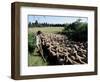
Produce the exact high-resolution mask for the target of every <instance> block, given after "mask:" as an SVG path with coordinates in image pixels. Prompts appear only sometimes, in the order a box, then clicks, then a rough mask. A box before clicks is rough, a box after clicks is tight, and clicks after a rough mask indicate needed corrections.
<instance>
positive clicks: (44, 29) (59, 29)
mask: <svg viewBox="0 0 100 82" xmlns="http://www.w3.org/2000/svg"><path fill="white" fill-rule="evenodd" d="M63 29H64V27H33V28H29V29H28V31H29V32H33V33H36V32H37V31H41V32H44V33H58V32H62V30H63Z"/></svg>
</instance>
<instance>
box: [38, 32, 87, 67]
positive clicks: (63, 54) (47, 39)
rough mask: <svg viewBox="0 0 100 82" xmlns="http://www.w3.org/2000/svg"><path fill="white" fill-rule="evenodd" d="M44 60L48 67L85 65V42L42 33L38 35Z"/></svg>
mask: <svg viewBox="0 0 100 82" xmlns="http://www.w3.org/2000/svg"><path fill="white" fill-rule="evenodd" d="M39 37H40V40H41V46H42V49H43V54H44V58H45V59H46V60H47V62H49V64H50V65H73V64H87V63H88V60H87V58H88V57H87V53H88V52H87V42H75V41H71V40H68V38H67V37H66V36H65V35H61V34H53V33H51V34H50V33H48V34H47V33H42V34H40V35H39Z"/></svg>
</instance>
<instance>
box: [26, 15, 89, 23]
mask: <svg viewBox="0 0 100 82" xmlns="http://www.w3.org/2000/svg"><path fill="white" fill-rule="evenodd" d="M77 19H81V21H82V22H88V18H86V17H74V16H73V17H71V16H35V15H34V16H33V15H30V16H28V22H31V23H32V22H33V23H34V22H35V21H36V20H37V21H38V22H39V23H46V22H47V23H49V24H64V23H72V22H75V21H76V20H77Z"/></svg>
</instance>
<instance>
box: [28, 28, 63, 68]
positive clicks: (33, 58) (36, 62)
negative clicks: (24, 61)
mask: <svg viewBox="0 0 100 82" xmlns="http://www.w3.org/2000/svg"><path fill="white" fill-rule="evenodd" d="M63 29H64V27H35V28H28V32H29V33H30V32H32V33H36V32H37V31H41V32H44V33H58V32H62V30H63ZM36 51H37V48H35V50H34V51H33V53H31V54H28V66H46V65H48V64H47V62H44V61H43V59H42V57H41V56H40V55H39V54H38V53H37V52H36Z"/></svg>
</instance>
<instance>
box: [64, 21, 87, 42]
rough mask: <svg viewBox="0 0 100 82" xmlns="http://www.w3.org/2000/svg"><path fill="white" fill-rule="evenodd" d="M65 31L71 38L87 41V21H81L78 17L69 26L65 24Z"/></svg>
mask: <svg viewBox="0 0 100 82" xmlns="http://www.w3.org/2000/svg"><path fill="white" fill-rule="evenodd" d="M63 33H64V34H66V35H67V36H68V38H69V39H71V40H75V41H87V23H86V22H81V20H80V19H78V20H77V21H75V22H73V23H71V24H69V25H68V26H65V28H64V30H63Z"/></svg>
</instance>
